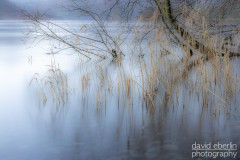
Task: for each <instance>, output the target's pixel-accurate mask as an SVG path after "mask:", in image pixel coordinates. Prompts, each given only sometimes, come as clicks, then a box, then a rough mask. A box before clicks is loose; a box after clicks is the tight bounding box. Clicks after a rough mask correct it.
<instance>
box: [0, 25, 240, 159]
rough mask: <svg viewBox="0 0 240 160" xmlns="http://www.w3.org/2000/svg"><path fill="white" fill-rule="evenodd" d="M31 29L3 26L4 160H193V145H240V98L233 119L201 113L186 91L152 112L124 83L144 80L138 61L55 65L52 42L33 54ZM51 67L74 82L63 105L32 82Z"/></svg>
mask: <svg viewBox="0 0 240 160" xmlns="http://www.w3.org/2000/svg"><path fill="white" fill-rule="evenodd" d="M82 23H83V22H78V21H75V22H68V24H72V25H76V24H77V25H78V24H79V25H82ZM26 29H27V27H26V25H25V22H23V21H0V159H2V160H50V159H51V160H79V159H99V160H100V159H102V160H105V159H111V160H115V159H116V160H122V159H163V160H164V159H176V160H183V159H192V144H194V143H195V142H197V143H209V142H211V143H218V142H219V143H223V144H229V143H230V142H232V143H234V144H240V138H239V133H240V121H239V120H240V114H239V104H240V99H239V93H237V94H236V95H237V96H236V97H235V98H233V99H232V100H231V102H230V104H228V109H227V110H228V113H226V112H225V109H224V105H223V107H221V109H220V110H221V111H219V114H218V115H216V114H213V111H214V109H216V108H218V106H211V105H209V106H208V107H203V104H202V102H201V100H199V98H198V96H196V95H195V94H193V93H192V92H191V91H185V90H184V91H181V88H180V89H179V90H180V91H179V101H178V102H177V103H174V105H172V106H170V107H166V106H165V105H164V103H159V104H158V105H157V107H156V108H155V110H154V111H152V110H149V109H148V108H147V105H146V103H145V102H143V99H142V97H141V89H139V88H140V87H138V85H137V84H135V85H134V84H132V83H131V84H132V85H133V86H131V87H130V88H131V91H129V90H128V89H126V88H124V85H122V84H121V83H119V81H118V80H119V79H121V78H122V77H125V78H126V79H128V77H129V75H135V78H134V80H135V81H138V80H139V79H140V78H141V77H139V76H138V75H139V72H140V71H139V68H138V67H139V63H138V61H135V59H136V57H137V56H136V57H134V56H132V57H130V58H129V59H128V58H125V59H124V60H123V62H122V64H121V65H120V66H119V64H118V63H115V62H111V61H110V60H104V61H96V60H92V61H82V60H81V58H80V57H79V56H78V55H77V54H74V53H73V52H64V53H63V54H57V55H55V56H54V57H53V56H52V55H49V54H46V53H47V52H48V51H49V50H48V49H49V47H51V46H49V43H48V42H41V43H40V44H38V45H37V46H33V45H32V43H31V41H27V40H26V39H25V38H24V32H25V30H26ZM126 59H127V60H126ZM235 61H236V64H240V63H239V60H237V59H236V60H235ZM53 64H54V65H56V66H58V67H59V68H61V72H63V73H64V75H66V76H67V79H68V81H67V83H68V87H67V93H63V94H64V95H65V94H66V95H65V96H64V98H62V99H61V98H60V100H56V99H54V98H53V96H52V94H51V93H50V91H49V86H48V85H44V84H42V83H40V82H39V81H36V80H33V79H34V77H38V76H39V79H44V77H48V76H50V75H49V72H48V71H49V68H51V66H50V65H53ZM147 65H148V63H147ZM238 67H239V65H238ZM109 79H111V81H110V80H109ZM38 82H39V83H38ZM43 82H45V81H44V80H43ZM124 82H125V81H124ZM96 84H97V85H96ZM125 85H126V84H125ZM96 86H98V87H96ZM48 91H49V92H48ZM43 92H44V93H45V94H46V97H45V99H44V97H43ZM44 101H45V102H44ZM238 151H239V150H238ZM237 156H238V158H240V154H238V155H237Z"/></svg>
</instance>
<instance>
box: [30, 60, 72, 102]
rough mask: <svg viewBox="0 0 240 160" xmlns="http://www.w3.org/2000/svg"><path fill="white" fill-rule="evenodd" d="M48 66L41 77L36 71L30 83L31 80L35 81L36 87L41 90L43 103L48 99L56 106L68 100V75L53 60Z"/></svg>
mask: <svg viewBox="0 0 240 160" xmlns="http://www.w3.org/2000/svg"><path fill="white" fill-rule="evenodd" d="M48 67H49V69H48V70H47V72H46V74H45V75H44V76H43V77H41V76H40V75H39V74H38V73H36V74H35V75H34V76H33V78H32V80H31V82H30V85H31V84H32V83H33V81H35V82H36V84H37V87H39V88H40V89H39V90H41V94H42V96H41V97H42V102H43V104H44V105H45V104H46V102H47V101H48V99H50V100H52V101H53V102H54V103H55V104H56V105H57V106H59V105H61V104H62V105H64V104H65V103H67V102H68V97H69V84H68V77H67V75H66V74H64V73H63V71H62V70H61V69H60V67H59V65H56V63H55V60H52V62H51V65H49V66H48Z"/></svg>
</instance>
